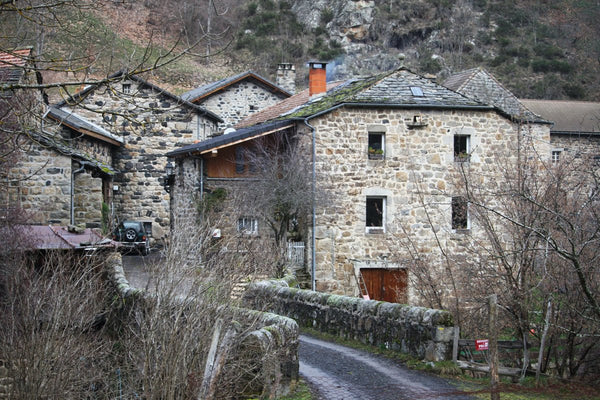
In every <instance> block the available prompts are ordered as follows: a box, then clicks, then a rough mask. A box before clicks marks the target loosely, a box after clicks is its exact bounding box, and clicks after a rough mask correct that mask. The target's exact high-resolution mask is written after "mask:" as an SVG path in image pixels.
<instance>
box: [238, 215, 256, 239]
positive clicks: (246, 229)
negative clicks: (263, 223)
mask: <svg viewBox="0 0 600 400" xmlns="http://www.w3.org/2000/svg"><path fill="white" fill-rule="evenodd" d="M237 231H238V232H240V233H243V234H245V235H256V234H257V233H258V219H256V218H254V217H241V218H239V219H238V224H237Z"/></svg>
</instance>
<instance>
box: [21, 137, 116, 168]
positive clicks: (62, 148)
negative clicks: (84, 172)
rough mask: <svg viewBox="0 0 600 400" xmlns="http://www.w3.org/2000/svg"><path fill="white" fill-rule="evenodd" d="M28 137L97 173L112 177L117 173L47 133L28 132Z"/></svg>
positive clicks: (107, 165) (108, 166)
mask: <svg viewBox="0 0 600 400" xmlns="http://www.w3.org/2000/svg"><path fill="white" fill-rule="evenodd" d="M29 136H30V137H31V139H32V140H34V141H36V142H39V143H40V144H42V145H44V146H48V147H50V148H52V149H54V150H56V151H58V152H59V153H61V154H64V155H66V156H70V157H73V158H75V159H78V160H81V161H83V162H85V164H87V165H89V166H90V167H92V168H94V169H96V170H98V171H99V172H102V173H104V174H107V175H114V174H116V173H117V170H115V169H114V168H113V167H112V166H111V165H109V164H105V163H103V162H102V161H99V160H96V159H94V158H92V157H90V156H89V155H87V154H85V153H84V152H82V151H79V150H77V149H75V148H73V147H72V146H70V145H69V144H68V143H65V141H64V140H62V139H61V138H60V137H58V136H54V135H49V134H47V133H40V132H30V133H29Z"/></svg>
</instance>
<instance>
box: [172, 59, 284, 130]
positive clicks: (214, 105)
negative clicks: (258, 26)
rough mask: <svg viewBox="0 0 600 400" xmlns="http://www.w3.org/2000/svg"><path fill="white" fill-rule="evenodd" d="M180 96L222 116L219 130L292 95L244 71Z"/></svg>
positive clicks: (231, 125)
mask: <svg viewBox="0 0 600 400" xmlns="http://www.w3.org/2000/svg"><path fill="white" fill-rule="evenodd" d="M290 71H291V70H290ZM181 97H182V98H183V99H185V100H188V101H191V102H193V103H194V104H198V105H200V106H202V107H204V108H206V109H207V110H210V111H212V112H213V113H215V114H217V115H219V116H220V117H221V118H222V119H223V122H222V123H220V124H219V127H218V128H219V130H224V129H226V128H230V127H233V126H235V125H236V124H237V123H238V122H240V121H241V120H242V119H244V118H246V117H248V116H249V115H252V114H254V113H256V112H258V111H260V110H263V109H265V108H267V107H269V106H272V105H274V104H276V103H278V102H280V101H281V100H283V99H285V98H287V97H289V93H288V92H286V91H285V90H284V89H283V88H281V87H278V86H277V85H275V84H273V83H271V82H270V81H268V80H267V79H265V78H263V77H261V76H259V75H257V74H255V73H253V72H244V73H241V74H239V75H235V76H232V77H228V78H225V79H222V80H220V81H217V82H213V83H210V84H208V85H205V86H201V87H199V88H197V89H194V90H191V91H189V92H187V93H184V94H183V95H182V96H181Z"/></svg>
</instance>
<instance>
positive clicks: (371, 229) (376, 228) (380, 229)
mask: <svg viewBox="0 0 600 400" xmlns="http://www.w3.org/2000/svg"><path fill="white" fill-rule="evenodd" d="M375 200H381V208H382V211H381V216H380V218H381V224H380V225H372V226H369V225H368V224H369V220H371V219H372V218H371V217H370V216H369V214H370V210H369V208H370V207H369V202H370V201H375ZM386 220H387V196H367V197H366V200H365V232H366V233H368V234H376V233H385V232H386V227H385V226H386Z"/></svg>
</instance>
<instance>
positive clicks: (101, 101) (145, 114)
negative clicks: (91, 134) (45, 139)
mask: <svg viewBox="0 0 600 400" xmlns="http://www.w3.org/2000/svg"><path fill="white" fill-rule="evenodd" d="M122 83H127V84H129V85H130V88H129V90H130V93H123V90H122V89H121V85H122ZM82 102H83V105H84V106H85V108H86V109H84V108H82V107H75V112H77V113H79V114H80V115H82V116H84V117H85V118H87V119H89V120H90V121H92V122H93V123H95V124H97V125H100V126H102V127H103V128H104V129H106V130H108V131H109V132H112V133H113V134H116V135H119V136H121V137H123V139H124V140H125V144H124V145H123V146H121V147H120V148H118V149H117V151H116V153H115V154H114V167H115V168H116V169H117V170H119V171H120V173H119V174H117V175H116V176H115V178H114V183H115V185H117V186H118V190H117V191H116V192H114V193H113V195H114V204H115V213H116V216H117V217H118V218H119V219H120V220H125V219H134V220H141V221H152V222H153V223H154V226H155V227H157V225H158V226H160V227H162V228H168V227H169V224H170V223H169V220H170V210H169V207H170V206H169V201H170V197H169V194H168V193H167V192H166V191H165V190H164V187H163V182H164V177H165V170H164V169H165V165H166V163H167V159H166V157H165V154H166V153H167V152H169V151H172V150H174V149H176V148H179V147H181V146H182V145H185V144H190V143H193V142H194V141H195V140H204V139H206V138H208V137H210V135H211V134H212V133H213V132H214V130H215V128H216V127H215V124H214V123H213V122H212V121H210V120H208V119H207V118H205V117H204V116H202V115H199V113H198V112H197V110H195V109H193V108H192V107H189V106H185V105H182V104H177V102H176V101H175V100H174V99H172V98H170V97H168V96H166V95H164V94H161V93H160V92H158V91H155V90H154V89H152V88H150V87H148V86H146V85H141V84H139V83H138V82H137V81H126V82H116V83H114V85H113V87H112V90H108V89H105V88H99V89H97V90H95V91H93V92H91V93H90V94H89V95H88V96H87V97H86V98H85V99H84V100H83V101H82ZM103 111H106V112H105V113H103ZM154 232H155V233H154V234H155V235H156V234H157V233H158V234H159V235H161V236H162V235H163V234H164V231H162V232H159V230H157V229H155V230H154Z"/></svg>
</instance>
